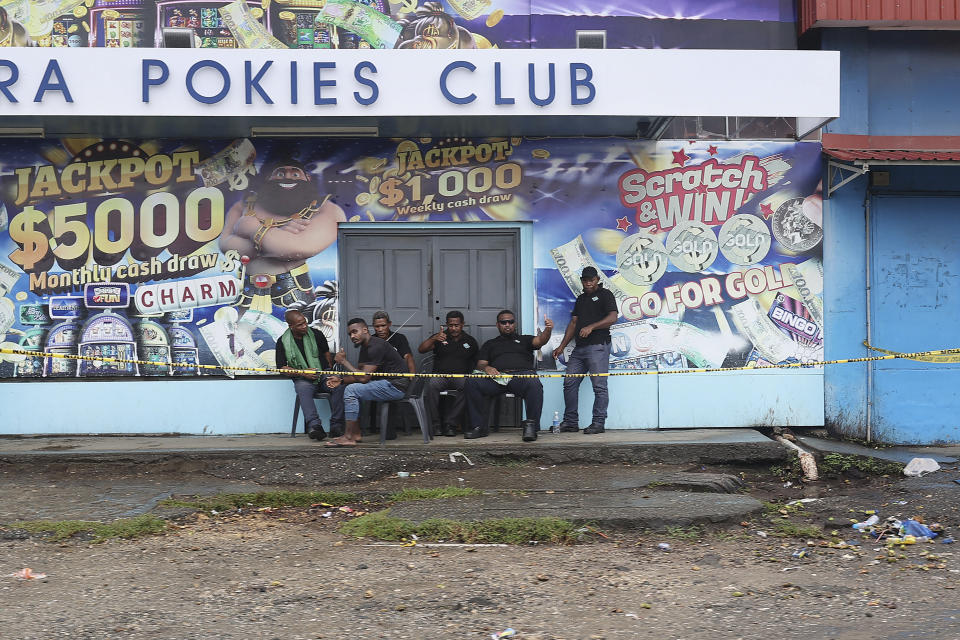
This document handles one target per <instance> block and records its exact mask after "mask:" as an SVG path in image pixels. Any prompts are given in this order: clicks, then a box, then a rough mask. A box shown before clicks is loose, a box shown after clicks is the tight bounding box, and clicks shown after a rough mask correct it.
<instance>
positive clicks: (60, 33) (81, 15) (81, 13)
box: [32, 5, 89, 47]
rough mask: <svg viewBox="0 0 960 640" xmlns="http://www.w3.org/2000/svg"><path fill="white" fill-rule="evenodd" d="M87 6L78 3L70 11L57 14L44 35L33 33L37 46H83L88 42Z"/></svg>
mask: <svg viewBox="0 0 960 640" xmlns="http://www.w3.org/2000/svg"><path fill="white" fill-rule="evenodd" d="M86 16H87V8H86V7H85V6H83V5H80V6H78V7H76V8H74V10H73V11H71V12H70V13H65V14H63V15H59V16H57V17H55V18H54V19H53V21H52V22H51V24H50V31H49V32H48V33H47V34H45V35H33V36H32V40H33V43H34V44H35V45H36V46H38V47H85V46H87V42H88V39H89V38H88V33H87V24H88V23H87V17H86Z"/></svg>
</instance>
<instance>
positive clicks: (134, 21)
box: [90, 0, 150, 49]
mask: <svg viewBox="0 0 960 640" xmlns="http://www.w3.org/2000/svg"><path fill="white" fill-rule="evenodd" d="M146 5H147V3H146V2H144V0H97V2H95V3H94V5H93V7H91V9H90V46H93V47H108V48H117V49H126V48H129V47H142V46H144V45H145V44H147V42H148V34H149V33H150V24H149V20H150V11H149V10H148V8H147V6H146Z"/></svg>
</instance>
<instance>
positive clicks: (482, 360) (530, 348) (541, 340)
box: [463, 311, 553, 442]
mask: <svg viewBox="0 0 960 640" xmlns="http://www.w3.org/2000/svg"><path fill="white" fill-rule="evenodd" d="M543 325H544V329H543V331H542V332H538V333H537V335H536V336H531V335H519V334H517V317H516V315H514V313H513V311H501V312H500V313H498V314H497V330H498V331H500V335H499V336H497V337H496V338H493V339H492V340H487V341H486V342H484V343H483V346H482V347H480V352H479V353H478V354H477V369H480V370H481V371H483V372H484V373H486V374H487V375H489V376H491V377H489V378H468V379H467V383H466V385H465V387H464V392H465V393H466V396H467V410H468V411H469V412H470V424H471V426H472V427H473V428H472V429H471V430H470V431H467V432H466V433H464V434H463V437H464V438H484V437H486V436H487V435H489V433H490V431H489V427H488V426H487V404H488V398H489V397H491V396H497V395H501V394H504V393H507V392H508V391H509V392H510V393H512V394H514V395H516V396H517V397H518V398H523V403H524V404H525V405H526V407H527V419H526V420H524V421H523V422H522V423H521V424H522V426H523V441H524V442H531V441H533V440H536V439H537V432H538V431H539V430H540V414H541V413H542V411H543V385H542V384H541V383H540V379H539V378H536V377H529V378H516V377H511V376H512V375H517V374H525V375H529V374H534V375H535V374H536V371H535V368H536V365H535V363H534V353H535V352H536V351H537V350H538V349H540V347H542V346H543V345H545V344H547V341H548V340H550V333H551V332H552V331H553V321H552V320H550V318H548V317H546V316H544V317H543Z"/></svg>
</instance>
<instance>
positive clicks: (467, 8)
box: [447, 0, 490, 20]
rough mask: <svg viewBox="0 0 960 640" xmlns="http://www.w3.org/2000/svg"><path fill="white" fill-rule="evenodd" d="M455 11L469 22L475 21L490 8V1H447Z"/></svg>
mask: <svg viewBox="0 0 960 640" xmlns="http://www.w3.org/2000/svg"><path fill="white" fill-rule="evenodd" d="M447 1H448V2H449V3H450V6H451V7H453V10H454V11H456V12H457V13H459V14H460V15H461V16H463V17H464V18H466V19H467V20H475V19H477V18H479V17H480V16H482V15H483V13H484V12H485V11H486V10H487V9H489V8H490V0H447Z"/></svg>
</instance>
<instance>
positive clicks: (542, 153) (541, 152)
mask: <svg viewBox="0 0 960 640" xmlns="http://www.w3.org/2000/svg"><path fill="white" fill-rule="evenodd" d="M530 155H532V156H533V157H534V158H540V159H541V160H546V159H547V158H549V157H550V152H549V151H547V150H546V149H534V150H533V151H531V152H530Z"/></svg>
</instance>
